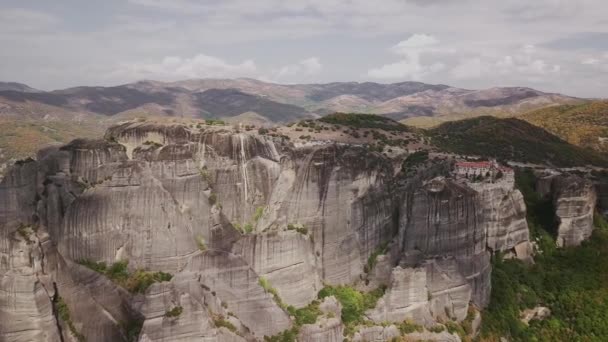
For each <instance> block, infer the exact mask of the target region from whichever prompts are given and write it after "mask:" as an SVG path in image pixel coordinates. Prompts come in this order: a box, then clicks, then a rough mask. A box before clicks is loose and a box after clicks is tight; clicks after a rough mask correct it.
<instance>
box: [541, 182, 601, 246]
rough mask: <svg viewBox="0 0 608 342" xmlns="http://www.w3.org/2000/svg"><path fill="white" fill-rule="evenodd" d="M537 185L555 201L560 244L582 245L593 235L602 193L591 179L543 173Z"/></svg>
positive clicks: (558, 242)
mask: <svg viewBox="0 0 608 342" xmlns="http://www.w3.org/2000/svg"><path fill="white" fill-rule="evenodd" d="M537 187H538V188H539V189H540V190H541V192H540V193H541V194H543V195H545V196H549V197H550V198H551V199H552V201H553V206H554V207H555V218H556V221H557V224H558V227H557V245H558V246H559V247H568V246H578V245H580V244H581V242H583V241H584V240H586V239H587V238H589V237H590V236H591V233H592V232H593V227H594V226H593V215H594V213H595V208H596V204H597V201H598V194H597V190H596V187H595V186H594V184H593V183H592V182H591V181H590V180H588V179H586V178H583V177H580V176H576V175H568V174H551V175H545V176H541V177H540V178H539V180H538V182H537Z"/></svg>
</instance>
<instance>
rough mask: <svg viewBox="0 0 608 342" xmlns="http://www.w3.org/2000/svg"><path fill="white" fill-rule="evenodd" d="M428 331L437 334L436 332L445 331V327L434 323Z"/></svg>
mask: <svg viewBox="0 0 608 342" xmlns="http://www.w3.org/2000/svg"><path fill="white" fill-rule="evenodd" d="M429 331H430V332H434V333H436V334H438V333H441V332H444V331H445V327H444V326H443V325H441V324H437V325H434V326H432V327H430V328H429Z"/></svg>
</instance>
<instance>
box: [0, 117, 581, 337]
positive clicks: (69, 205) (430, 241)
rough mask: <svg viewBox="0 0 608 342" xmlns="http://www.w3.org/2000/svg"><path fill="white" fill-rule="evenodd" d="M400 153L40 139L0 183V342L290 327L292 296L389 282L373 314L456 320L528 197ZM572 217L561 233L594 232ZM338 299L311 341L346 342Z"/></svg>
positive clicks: (192, 136)
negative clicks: (132, 285) (409, 164)
mask: <svg viewBox="0 0 608 342" xmlns="http://www.w3.org/2000/svg"><path fill="white" fill-rule="evenodd" d="M395 165H400V163H399V162H398V161H397V162H396V161H395V160H392V159H391V158H389V157H387V156H385V155H383V154H381V153H377V152H372V151H370V150H369V149H367V148H365V147H364V146H358V145H348V144H346V145H345V144H333V143H330V142H327V143H322V144H309V145H305V146H298V147H296V146H295V145H294V144H292V143H290V142H289V140H288V139H285V138H284V137H280V136H270V135H264V134H257V133H249V132H238V131H236V130H235V129H233V128H230V127H226V126H201V127H195V126H194V125H191V126H189V125H185V124H180V123H165V124H159V123H153V122H129V123H124V124H121V125H118V126H115V127H112V128H110V129H109V130H108V132H107V134H106V137H105V139H103V140H81V139H79V140H75V141H73V142H72V143H70V144H67V145H65V146H63V147H61V148H52V149H48V150H44V151H41V153H40V154H39V156H38V160H37V161H31V162H27V163H22V164H20V165H16V166H14V167H13V168H12V169H11V170H10V171H9V172H8V173H7V175H6V177H5V178H4V179H3V181H2V183H1V184H0V279H1V285H2V286H1V288H0V293H2V296H1V297H0V340H3V341H4V340H6V341H24V340H32V341H59V340H62V338H61V337H60V336H62V337H63V340H70V339H72V340H73V339H78V338H79V336H81V335H82V336H85V337H86V339H87V341H106V340H113V341H133V340H137V339H139V341H177V340H180V341H190V340H191V341H198V340H201V339H204V340H206V341H243V340H262V339H263V337H264V336H271V335H276V334H278V333H280V332H281V331H284V330H286V329H290V328H291V327H293V326H294V320H293V317H290V314H289V313H288V310H287V309H288V306H293V307H295V308H301V307H304V306H306V305H308V304H309V303H310V302H311V301H312V300H313V299H315V298H316V296H317V293H318V291H319V290H320V289H321V288H322V287H323V284H330V285H342V284H345V285H346V284H347V285H353V286H358V287H359V288H365V287H366V286H367V288H368V289H369V288H371V286H380V285H386V286H388V288H387V290H386V292H385V294H384V296H383V297H382V298H381V299H380V300H379V301H378V304H377V306H376V307H375V308H373V309H371V310H369V311H368V312H367V313H366V315H367V318H368V319H370V320H373V321H375V322H378V323H384V322H387V321H388V322H394V323H399V322H402V321H403V320H404V319H411V320H414V321H417V322H419V323H420V324H423V325H427V326H432V325H434V324H436V322H437V321H438V320H448V319H454V320H456V321H460V320H463V319H464V318H465V316H466V314H467V309H468V306H469V303H470V302H472V303H474V304H476V305H477V306H478V307H481V308H483V307H484V306H486V305H487V304H488V300H489V294H490V272H491V266H490V251H508V250H512V249H516V250H517V248H518V246H520V247H521V244H522V243H527V242H528V231H527V225H526V223H525V206H524V204H523V199H522V196H521V193H519V191H517V190H514V189H513V185H512V184H507V185H505V184H490V183H483V184H475V185H471V184H467V183H463V182H459V181H456V180H454V179H451V178H450V177H449V173H448V172H447V170H449V162H448V161H445V160H444V161H441V160H430V161H428V164H425V165H423V166H422V167H419V168H417V169H413V170H407V171H408V172H407V173H406V172H401V171H403V170H400V169H399V168H397V169H395ZM559 189H561V190H560V191H559V192H558V194H559V196H558V197H559V198H560V200H558V201H557V203H558V208H560V209H559V210H558V215H561V216H560V217H562V222H563V223H564V225H566V224H567V225H569V226H570V227H573V228H575V229H574V230H577V229H579V228H581V225H583V223H582V222H583V221H584V220H583V219H582V217H583V216H584V217H585V219H586V218H587V217H588V216H585V215H588V210H587V209H588V208H587V207H586V206H584V207H585V210H583V211H584V212H583V211H581V209H574V207H576V208H578V207H579V206H580V205H579V204H582V203H583V202H584V203H585V205H587V204H589V203H591V200H592V197H590V196H591V195H589V196H587V195H585V194H586V193H584V194H583V193H577V192H576V191H574V190H575V189H571V188H570V187H567V186H566V187H564V186H561V187H559ZM585 189H586V188H585ZM578 198H585V199H586V200H589V201H586V200H585V201H582V202H581V201H578V200H575V199H578ZM567 205H571V206H573V208H571V209H568V207H567ZM562 207H563V208H562ZM585 222H587V221H585ZM564 229H565V230H564V232H565V233H564V235H563V236H564V241H567V242H566V244H570V241H574V240H577V239H579V238H584V237H585V236H586V235H585V234H586V233H583V234H571V233H566V232H568V231H572V230H573V229H569V230H568V228H564ZM126 260H128V272H130V274H137V275H139V276H140V277H146V276H150V275H149V274H152V272H154V271H162V272H166V273H170V274H171V275H172V277H171V279H170V280H167V279H163V280H161V281H156V282H154V281H153V282H154V283H153V284H151V285H150V284H147V285H149V286H146V287H145V288H144V289H143V290H142V291H139V292H138V291H131V292H129V291H127V290H125V288H123V287H125V286H126V287H128V284H127V285H125V283H124V282H123V283H120V282H117V281H115V279H114V281H113V280H111V277H110V276H109V275H108V274H107V273H103V272H96V271H94V270H91V269H89V268H91V267H92V266H91V265H101V263H105V264H104V265H107V266H108V267H109V266H110V265H113V264H115V263H116V262H119V261H126ZM83 265H88V267H85V266H83ZM92 268H95V267H92ZM97 271H99V270H97ZM138 272H139V273H138ZM146 272H148V273H146ZM366 284H367V285H366ZM331 298H333V297H330V298H326V299H325V301H324V302H323V303H322V304H321V311H322V312H323V314H322V315H321V317H320V318H319V320H318V321H317V322H316V323H315V324H310V325H303V326H302V327H300V331H299V334H300V335H299V336H300V337H299V339H300V340H301V341H334V340H335V341H342V340H343V338H344V336H343V335H344V326H343V324H342V322H341V320H340V306H339V303H338V302H337V301H336V300H335V299H331ZM60 299H61V300H60ZM59 308H61V310H63V311H65V310H66V308H67V310H69V312H70V313H71V315H70V318H69V320H68V319H67V318H66V317H65V315H63V316H62V315H61V314H60V313H59V311H60V310H58V309H59ZM63 311H62V312H63ZM133 334H135V336H133ZM357 334H358V335H357ZM395 334H399V331H398V329H397V328H396V327H395V326H392V327H391V326H390V325H389V326H378V327H366V328H364V329H362V330H360V331H359V332H357V333H356V334H355V336H354V338H355V340H357V339H358V340H369V339H374V340H387V339H389V338H392V337H395V336H396V335H395ZM425 334H426V335H425ZM436 335H437V336H439V335H440V334H436ZM444 335H445V336H444ZM444 335H441V336H444V337H445V338H446V339H448V340H456V339H457V337H455V336H454V335H451V334H448V333H445V334H444ZM420 336H421V338H427V339H434V338H437V339H438V340H441V338H440V337H437V336H435V335H432V334H431V333H430V332H428V331H427V332H424V333H421V335H420ZM455 338H456V339H455Z"/></svg>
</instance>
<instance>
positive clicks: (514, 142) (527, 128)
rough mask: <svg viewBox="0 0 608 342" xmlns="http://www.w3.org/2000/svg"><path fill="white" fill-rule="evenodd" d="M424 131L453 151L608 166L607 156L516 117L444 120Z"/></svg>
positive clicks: (571, 164)
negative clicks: (569, 141) (566, 140)
mask: <svg viewBox="0 0 608 342" xmlns="http://www.w3.org/2000/svg"><path fill="white" fill-rule="evenodd" d="M427 134H428V135H429V136H430V137H431V138H432V142H433V143H434V144H435V145H436V146H438V147H439V148H440V149H442V150H445V151H449V152H453V153H459V154H468V155H480V156H484V157H492V158H497V159H503V160H514V161H520V162H529V163H550V164H554V165H556V166H566V167H567V166H578V165H587V164H593V165H596V166H601V165H608V157H606V156H603V155H600V154H598V153H596V152H594V151H591V150H587V149H584V148H581V147H577V146H574V145H571V144H569V143H567V142H565V141H564V140H562V139H560V138H558V137H556V136H554V135H553V134H551V133H549V132H547V131H545V130H544V129H542V128H539V127H536V126H534V125H532V124H529V123H527V122H525V121H522V120H519V119H513V118H509V119H498V118H494V117H490V116H482V117H478V118H474V119H467V120H461V121H454V122H447V123H444V124H442V125H440V126H439V127H437V128H434V129H431V130H429V131H427Z"/></svg>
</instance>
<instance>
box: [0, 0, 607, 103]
mask: <svg viewBox="0 0 608 342" xmlns="http://www.w3.org/2000/svg"><path fill="white" fill-rule="evenodd" d="M607 14H608V2H606V1H605V0H534V1H530V0H500V1H499V0H378V1H370V0H289V1H287V0H285V1H281V0H198V1H196V0H104V1H82V0H54V1H48V0H38V1H36V0H18V1H11V0H0V80H1V81H17V82H23V83H27V84H28V85H30V86H33V87H37V88H40V89H45V90H51V89H58V88H65V87H71V86H76V85H117V84H122V83H128V82H133V81H137V80H141V79H154V80H167V81H169V80H179V79H187V78H206V77H214V78H218V77H220V78H223V77H227V78H234V77H253V78H258V79H262V80H267V81H272V82H279V83H310V82H331V81H375V82H384V83H390V82H400V81H406V80H416V81H422V82H428V83H443V84H449V85H454V86H459V87H465V88H473V89H475V88H486V87H492V86H514V85H518V86H529V87H534V88H537V89H540V90H545V91H552V92H561V93H565V94H569V95H576V96H585V97H608V15H607Z"/></svg>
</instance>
